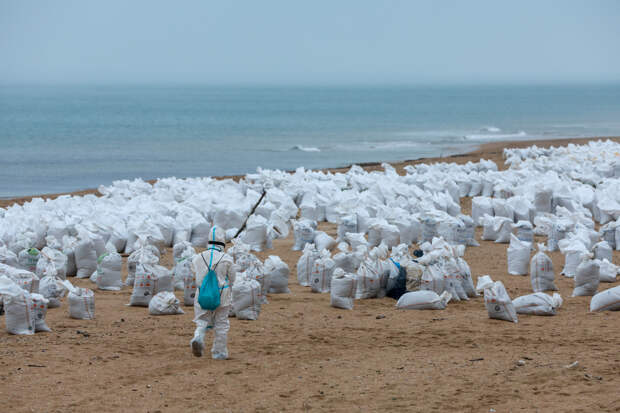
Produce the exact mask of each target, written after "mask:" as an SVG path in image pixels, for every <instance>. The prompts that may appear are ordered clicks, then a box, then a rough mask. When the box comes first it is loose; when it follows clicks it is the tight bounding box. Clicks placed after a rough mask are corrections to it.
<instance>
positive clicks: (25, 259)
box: [17, 248, 39, 272]
mask: <svg viewBox="0 0 620 413" xmlns="http://www.w3.org/2000/svg"><path fill="white" fill-rule="evenodd" d="M17 261H18V263H19V267H20V268H22V269H24V270H26V271H30V272H36V270H37V262H38V261H39V250H38V249H36V248H28V249H24V250H21V251H20V252H19V254H17Z"/></svg>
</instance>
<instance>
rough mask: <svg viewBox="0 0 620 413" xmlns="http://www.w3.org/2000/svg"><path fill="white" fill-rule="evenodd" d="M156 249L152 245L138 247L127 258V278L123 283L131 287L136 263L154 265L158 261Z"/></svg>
mask: <svg viewBox="0 0 620 413" xmlns="http://www.w3.org/2000/svg"><path fill="white" fill-rule="evenodd" d="M155 251H157V249H156V248H155V247H153V246H152V245H147V246H144V247H141V248H138V249H137V250H135V251H134V252H132V253H131V255H130V256H129V258H127V279H126V280H125V285H127V286H129V287H133V285H134V280H135V276H136V267H137V265H138V264H147V265H155V264H157V263H158V262H159V256H158V255H156V254H155Z"/></svg>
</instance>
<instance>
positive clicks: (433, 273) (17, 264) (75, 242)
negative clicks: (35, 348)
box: [0, 141, 620, 319]
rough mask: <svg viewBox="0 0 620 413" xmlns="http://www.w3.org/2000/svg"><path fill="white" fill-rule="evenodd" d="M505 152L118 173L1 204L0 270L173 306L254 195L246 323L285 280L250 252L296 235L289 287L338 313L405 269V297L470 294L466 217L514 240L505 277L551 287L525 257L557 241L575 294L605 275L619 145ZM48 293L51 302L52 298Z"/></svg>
mask: <svg viewBox="0 0 620 413" xmlns="http://www.w3.org/2000/svg"><path fill="white" fill-rule="evenodd" d="M505 157H506V162H507V164H508V165H510V168H509V169H507V170H505V171H498V168H497V166H496V165H495V163H493V162H492V161H487V160H481V161H479V162H468V163H466V164H463V165H457V164H453V163H436V164H432V165H428V164H418V165H415V166H407V167H406V168H405V171H406V173H405V174H404V175H398V174H397V173H396V171H395V170H394V168H393V167H392V166H390V165H388V164H384V165H383V170H382V171H373V172H366V171H364V170H363V169H362V168H360V167H358V166H353V167H351V168H350V169H349V170H348V171H347V172H344V173H331V172H322V171H307V170H304V169H303V168H299V169H298V170H297V171H295V172H294V173H292V174H291V173H287V172H284V171H279V170H263V169H260V168H259V169H258V171H257V172H256V173H253V174H248V175H246V176H245V178H243V179H241V180H240V181H238V182H236V181H233V180H216V179H212V178H189V179H176V178H166V179H160V180H158V181H157V182H156V183H155V184H153V185H151V184H149V183H146V182H144V181H141V180H134V181H117V182H114V183H113V184H112V185H110V186H102V187H100V188H99V192H100V194H101V196H94V195H86V196H68V195H67V196H60V197H58V198H56V199H53V200H43V199H40V198H35V199H33V200H32V201H31V202H27V203H25V204H24V205H17V204H16V205H12V206H10V207H8V208H0V263H1V264H3V265H5V266H8V267H11V268H12V269H11V270H4V271H2V275H5V276H6V277H7V278H8V279H10V280H13V282H14V283H15V284H16V285H18V286H19V287H20V288H21V289H22V290H24V291H26V289H25V287H27V288H30V289H31V291H26V292H28V293H29V294H33V293H34V294H36V293H37V291H36V288H35V287H34V286H38V285H43V286H46V288H47V289H50V290H53V289H56V290H58V291H65V290H63V288H61V287H59V285H60V284H61V283H62V281H63V280H64V279H65V278H66V277H71V276H77V277H80V278H90V279H91V280H92V281H93V282H94V283H95V284H96V287H97V289H98V290H102V291H105V290H118V289H120V288H123V287H124V286H130V287H132V288H133V292H132V296H131V299H130V304H132V305H139V306H149V305H150V303H151V300H152V298H154V297H155V296H157V295H158V294H160V293H161V294H163V296H162V297H159V298H160V299H161V300H159V299H158V301H157V302H158V303H159V304H158V306H156V307H157V308H156V309H154V310H153V312H154V313H158V314H160V313H161V312H162V310H161V308H163V307H165V306H168V307H171V308H172V309H171V310H170V313H173V312H175V311H176V312H178V304H179V303H175V302H172V303H170V300H169V299H170V295H168V294H164V293H168V292H172V291H173V290H174V289H175V288H176V289H182V290H183V293H184V294H183V303H184V304H186V305H191V304H192V303H193V299H194V297H195V293H196V288H197V286H196V285H195V282H193V280H192V271H191V265H190V263H191V258H192V256H193V254H195V251H196V250H195V249H196V248H203V247H205V246H206V241H207V238H208V234H209V231H210V229H211V228H212V227H213V226H214V225H216V226H218V227H221V228H224V229H225V231H226V236H227V239H229V240H230V239H232V238H233V237H234V235H235V234H236V233H237V231H238V229H239V228H240V227H241V226H242V225H243V223H244V221H245V219H246V217H247V216H248V214H249V212H250V210H251V209H252V207H253V206H254V205H255V204H256V202H257V201H258V199H259V198H260V196H261V193H262V192H263V191H264V192H265V198H264V200H263V202H262V203H261V204H260V205H259V206H258V208H257V209H256V211H255V213H254V214H253V215H252V216H251V217H250V218H249V220H248V221H247V225H246V227H245V229H244V231H243V232H242V233H241V234H240V236H239V238H238V239H236V240H235V245H234V247H233V248H232V249H231V254H232V255H233V256H234V259H235V264H236V268H237V269H238V272H239V274H240V275H241V276H239V277H238V280H239V281H238V282H236V283H235V285H234V286H233V296H234V297H237V300H236V303H239V304H235V305H233V307H234V308H233V311H234V313H235V315H236V316H237V317H240V318H249V319H256V317H258V313H259V311H260V304H262V303H265V302H266V294H267V293H268V292H270V291H273V292H287V291H288V265H287V263H284V262H283V261H282V260H280V259H279V258H278V257H275V256H272V257H270V258H269V259H267V260H265V262H261V261H260V260H259V259H258V258H257V257H256V256H255V255H253V254H252V251H263V250H267V249H269V248H271V247H272V242H273V240H276V239H283V238H286V237H288V235H289V231H290V230H292V232H293V234H294V237H295V244H294V247H293V249H295V250H300V251H303V255H302V259H300V261H299V262H298V264H297V270H298V271H297V276H298V280H299V282H300V283H301V284H302V285H306V284H307V285H308V286H310V287H311V288H312V290H313V291H316V292H328V291H329V292H330V293H331V295H332V303H334V305H335V306H339V307H343V308H350V307H351V306H352V303H353V301H352V300H353V299H356V298H357V299H360V298H370V297H381V296H382V295H384V294H387V292H388V291H389V290H390V286H392V287H393V285H394V284H398V285H399V286H400V285H401V284H402V281H403V280H402V278H403V276H405V278H406V280H405V283H406V289H407V290H408V291H410V293H408V294H405V296H402V297H401V298H402V302H400V304H399V307H401V308H421V307H424V306H427V305H428V306H429V308H442V307H445V305H446V304H447V303H448V301H449V300H467V299H469V298H471V297H475V296H476V294H477V293H476V290H475V289H474V288H473V282H472V280H471V274H470V271H469V268H468V266H467V263H466V262H465V261H464V260H463V258H462V257H463V252H464V248H465V247H466V246H476V245H478V243H477V242H476V240H475V238H474V230H475V227H476V226H483V227H484V228H483V239H485V240H492V241H495V242H501V243H509V245H510V246H509V247H508V257H509V260H508V261H509V272H511V273H513V274H522V275H526V274H528V272H529V273H530V276H531V277H533V278H532V283H533V285H534V282H535V281H536V282H549V281H550V283H551V284H553V279H551V280H549V274H548V273H549V272H550V271H551V272H552V273H553V269H552V268H551V269H549V268H546V269H544V270H540V269H539V267H538V266H537V265H535V264H534V261H536V262H538V260H542V261H541V263H542V262H546V260H545V259H544V254H545V251H555V250H557V249H559V250H560V251H561V252H562V253H563V254H564V255H565V257H566V263H565V266H564V270H563V272H562V273H563V275H565V276H567V277H574V279H575V290H574V292H573V295H594V294H595V293H597V292H598V290H599V287H600V285H599V283H600V282H613V281H615V280H616V275H617V272H618V268H617V267H616V266H615V265H614V264H613V262H612V259H611V258H612V257H611V252H612V250H613V249H620V145H619V144H617V143H615V142H611V141H606V142H602V141H599V142H590V143H589V144H587V145H581V146H576V145H568V146H567V147H560V148H549V149H540V148H537V147H536V146H532V147H529V148H525V149H510V150H506V151H505ZM463 197H472V215H471V216H468V215H464V214H462V212H461V209H460V201H461V198H463ZM319 222H330V223H333V224H336V225H337V226H338V229H337V235H336V237H335V238H334V237H331V236H329V235H328V234H326V233H325V232H322V231H319V230H318V229H317V228H318V223H319ZM596 223H598V224H600V225H602V226H601V228H600V230H599V231H596V230H595V224H596ZM534 235H539V236H541V235H542V236H545V237H547V245H546V246H544V247H539V252H538V253H537V254H536V255H535V256H534V257H531V253H532V243H533V240H534ZM414 244H417V245H419V246H420V248H421V249H422V250H423V251H424V253H425V254H424V257H422V258H421V259H417V260H416V259H413V258H412V257H411V256H410V249H411V248H410V247H411V246H412V245H414ZM170 247H174V255H175V257H174V258H175V265H174V267H173V268H172V269H167V268H164V267H162V266H161V265H160V264H159V260H160V257H161V254H163V253H164V252H165V251H166V248H170ZM120 254H129V258H128V259H127V265H128V272H129V277H128V278H127V279H126V280H121V277H120V273H121V271H120V269H121V268H122V265H123V259H122V257H121V255H120ZM332 254H333V255H332ZM541 254H542V255H541ZM397 264H398V265H397ZM16 269H19V271H25V272H24V273H19V274H18V273H15V270H16ZM528 270H529V271H528ZM532 270H534V271H532ZM404 273H406V275H404ZM539 273H541V274H539ZM31 274H32V275H31ZM46 277H47V278H46ZM399 277H400V278H399ZM545 277H546V278H545ZM30 278H31V279H32V280H31V281H29V279H30ZM5 283H6V284H8V282H6V280H5ZM494 285H495V284H494ZM489 288H490V287H489ZM540 288H543V287H539V289H540ZM5 289H7V291H8V290H11V291H13V292H15V291H16V290H14V288H12V286H8V287H6V288H5ZM65 289H69V287H68V286H65ZM536 289H537V288H534V290H535V291H536ZM549 289H550V290H553V288H549ZM496 290H497V288H496ZM612 290H613V289H612ZM480 291H484V292H485V295H486V289H482V290H480ZM66 292H67V291H65V293H66ZM68 292H69V293H70V294H78V293H80V294H86V295H88V292H84V291H77V292H73V291H70V289H69V291H68ZM536 292H538V291H536ZM47 294H48V297H45V296H44V298H45V299H47V300H48V305H55V304H52V303H53V302H55V303H56V304H57V303H58V297H51V296H50V294H51V293H47ZM433 294H435V295H433ZM422 295H424V297H422ZM610 295H611V293H606V296H610ZM5 296H6V294H4V295H3V297H5ZM418 298H419V300H418ZM593 302H594V299H593ZM166 303H167V304H166ZM420 303H422V304H420ZM428 303H430V304H428ZM175 305H176V306H177V307H176V308H175ZM612 307H613V306H612ZM593 308H598V307H596V306H595V307H593ZM605 308H609V305H607V304H606V306H605Z"/></svg>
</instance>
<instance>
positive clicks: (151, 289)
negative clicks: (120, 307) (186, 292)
mask: <svg viewBox="0 0 620 413" xmlns="http://www.w3.org/2000/svg"><path fill="white" fill-rule="evenodd" d="M162 291H170V292H172V291H173V288H172V274H170V271H169V270H168V269H167V268H166V267H162V266H161V265H148V264H138V265H137V267H136V280H135V282H134V286H133V291H132V292H131V298H130V299H129V305H132V306H141V307H148V305H149V302H150V301H151V299H152V298H153V296H154V295H155V294H157V293H159V292H162Z"/></svg>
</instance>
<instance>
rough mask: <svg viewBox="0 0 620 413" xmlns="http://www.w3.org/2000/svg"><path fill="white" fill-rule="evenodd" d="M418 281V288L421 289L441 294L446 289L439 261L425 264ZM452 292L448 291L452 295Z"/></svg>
mask: <svg viewBox="0 0 620 413" xmlns="http://www.w3.org/2000/svg"><path fill="white" fill-rule="evenodd" d="M420 282H421V283H420V290H422V291H434V292H436V293H437V294H441V293H442V292H444V291H445V290H446V280H445V277H444V274H443V271H442V268H441V265H440V264H439V263H435V264H431V265H427V266H426V267H425V268H424V272H423V273H422V278H421V280H420ZM452 292H454V293H455V295H456V291H454V290H453V291H452ZM452 292H450V295H452ZM459 301H460V299H459Z"/></svg>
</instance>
